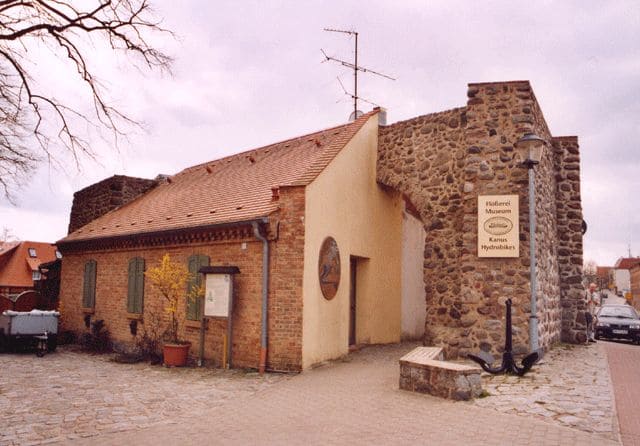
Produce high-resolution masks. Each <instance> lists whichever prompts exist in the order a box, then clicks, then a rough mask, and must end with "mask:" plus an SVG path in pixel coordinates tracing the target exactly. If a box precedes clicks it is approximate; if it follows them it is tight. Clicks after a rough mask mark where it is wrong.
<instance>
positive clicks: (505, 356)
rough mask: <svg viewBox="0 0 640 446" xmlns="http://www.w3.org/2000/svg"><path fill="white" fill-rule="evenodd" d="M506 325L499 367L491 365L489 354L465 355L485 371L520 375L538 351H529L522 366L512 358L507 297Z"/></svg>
mask: <svg viewBox="0 0 640 446" xmlns="http://www.w3.org/2000/svg"><path fill="white" fill-rule="evenodd" d="M506 303H507V325H506V328H505V332H506V333H505V340H504V353H502V364H501V365H500V367H495V368H494V367H491V364H492V363H493V357H491V355H490V354H488V353H484V352H482V353H481V354H482V356H484V357H485V358H481V357H480V356H476V355H472V354H467V357H468V358H469V359H471V360H472V361H475V362H477V363H478V364H480V367H482V369H483V370H484V371H485V372H489V373H492V374H494V375H497V374H499V373H507V374H510V375H518V376H522V375H524V374H525V373H527V372H528V371H529V370H531V367H533V364H535V363H536V362H537V361H538V358H539V355H538V352H532V353H529V354H528V355H527V356H526V357H525V358H524V359H523V360H522V367H519V366H518V365H517V364H516V362H515V361H514V359H513V353H512V352H511V350H512V332H511V299H507V302H506Z"/></svg>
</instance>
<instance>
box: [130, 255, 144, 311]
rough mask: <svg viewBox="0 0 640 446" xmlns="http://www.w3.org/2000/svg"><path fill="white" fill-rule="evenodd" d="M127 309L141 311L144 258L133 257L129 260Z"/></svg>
mask: <svg viewBox="0 0 640 446" xmlns="http://www.w3.org/2000/svg"><path fill="white" fill-rule="evenodd" d="M127 288H128V289H127V311H128V312H129V313H138V314H140V313H142V309H143V301H144V259H143V258H141V257H134V258H133V259H131V260H129V269H128V287H127Z"/></svg>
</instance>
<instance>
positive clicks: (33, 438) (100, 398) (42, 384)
mask: <svg viewBox="0 0 640 446" xmlns="http://www.w3.org/2000/svg"><path fill="white" fill-rule="evenodd" d="M58 350H59V351H58V352H56V353H53V354H49V355H46V356H44V357H43V358H37V357H36V356H35V355H33V354H0V446H8V445H26V444H46V443H50V442H56V441H63V442H65V441H68V440H70V439H74V438H89V437H95V436H97V435H100V434H103V433H106V432H118V431H126V430H136V429H143V428H146V427H150V426H156V425H160V424H164V423H174V422H180V421H189V420H190V419H191V418H192V416H193V414H198V413H201V412H202V411H204V410H206V409H208V408H210V407H211V406H215V405H219V404H223V403H224V401H226V400H228V399H231V398H240V397H242V396H244V395H252V394H254V393H256V392H259V391H261V390H263V389H265V388H267V387H269V386H271V385H273V384H275V383H277V382H279V381H282V380H286V379H289V378H290V376H287V375H276V374H268V375H265V376H264V377H260V376H259V375H258V374H257V373H245V372H242V371H225V370H218V369H198V368H184V369H168V368H164V367H160V366H150V365H148V364H118V363H114V362H111V361H110V358H111V356H108V355H105V356H99V355H96V356H92V355H89V354H86V353H82V352H76V351H71V350H69V349H65V348H59V349H58Z"/></svg>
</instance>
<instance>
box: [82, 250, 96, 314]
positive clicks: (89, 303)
mask: <svg viewBox="0 0 640 446" xmlns="http://www.w3.org/2000/svg"><path fill="white" fill-rule="evenodd" d="M96 273H97V263H96V261H95V260H89V261H88V262H87V263H85V264H84V281H83V284H82V306H83V307H84V308H95V306H96Z"/></svg>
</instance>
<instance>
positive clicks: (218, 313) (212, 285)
mask: <svg viewBox="0 0 640 446" xmlns="http://www.w3.org/2000/svg"><path fill="white" fill-rule="evenodd" d="M231 293H232V287H231V274H207V275H206V281H205V292H204V315H205V316H209V317H229V311H230V305H229V304H230V302H231Z"/></svg>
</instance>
